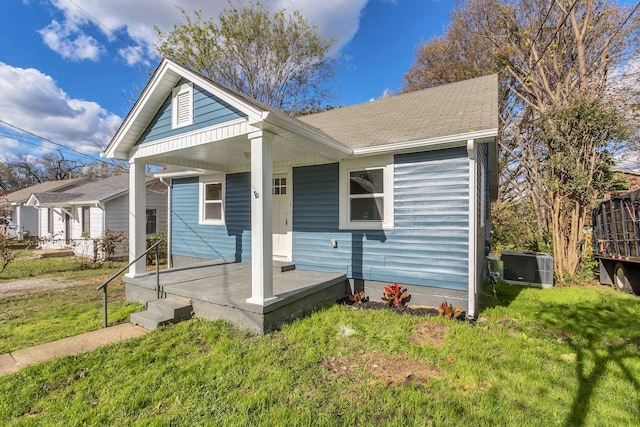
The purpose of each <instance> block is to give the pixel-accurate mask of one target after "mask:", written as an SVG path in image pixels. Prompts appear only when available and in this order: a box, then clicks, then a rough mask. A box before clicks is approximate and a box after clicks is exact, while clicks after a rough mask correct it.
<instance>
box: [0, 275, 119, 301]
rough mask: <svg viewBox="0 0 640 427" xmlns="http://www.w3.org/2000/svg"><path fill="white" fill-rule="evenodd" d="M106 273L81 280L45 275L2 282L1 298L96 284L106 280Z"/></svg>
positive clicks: (0, 287)
mask: <svg viewBox="0 0 640 427" xmlns="http://www.w3.org/2000/svg"><path fill="white" fill-rule="evenodd" d="M106 277H107V275H106V274H104V275H100V276H96V277H88V278H84V279H80V280H73V281H71V280H64V279H61V278H59V277H43V278H33V279H21V280H14V281H11V282H4V283H0V298H7V297H12V296H16V295H25V294H31V293H35V292H43V291H50V290H56V289H66V288H70V287H73V286H82V285H96V286H98V285H99V284H101V283H102V282H104V280H105V278H106Z"/></svg>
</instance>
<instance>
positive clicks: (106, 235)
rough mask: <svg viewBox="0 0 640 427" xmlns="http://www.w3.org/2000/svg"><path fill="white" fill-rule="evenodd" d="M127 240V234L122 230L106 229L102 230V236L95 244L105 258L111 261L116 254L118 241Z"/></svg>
mask: <svg viewBox="0 0 640 427" xmlns="http://www.w3.org/2000/svg"><path fill="white" fill-rule="evenodd" d="M126 240H127V236H126V235H125V234H124V233H123V232H122V231H119V232H115V231H111V230H105V231H103V232H102V238H101V239H99V240H98V242H97V245H95V246H96V247H97V248H98V249H99V252H100V253H101V254H102V257H103V258H104V259H105V260H107V261H111V260H112V259H113V257H114V255H115V254H116V249H117V247H118V243H120V242H124V241H126ZM96 255H97V254H96Z"/></svg>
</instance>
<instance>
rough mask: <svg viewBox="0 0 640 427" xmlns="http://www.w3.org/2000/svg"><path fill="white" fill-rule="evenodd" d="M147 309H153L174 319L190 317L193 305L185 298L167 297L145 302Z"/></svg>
mask: <svg viewBox="0 0 640 427" xmlns="http://www.w3.org/2000/svg"><path fill="white" fill-rule="evenodd" d="M147 311H153V312H157V313H161V314H164V315H167V316H169V317H170V318H172V319H175V320H176V321H180V320H185V319H190V318H191V313H192V312H193V307H192V306H191V302H189V300H188V299H186V298H180V297H169V298H164V299H159V300H156V301H149V302H148V303H147Z"/></svg>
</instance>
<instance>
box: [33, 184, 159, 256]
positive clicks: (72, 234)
mask: <svg viewBox="0 0 640 427" xmlns="http://www.w3.org/2000/svg"><path fill="white" fill-rule="evenodd" d="M146 188H147V192H146V197H147V208H146V211H145V215H146V234H148V235H149V234H155V233H158V232H161V231H166V225H167V194H168V188H167V186H166V185H165V184H163V183H162V182H160V181H159V180H157V179H153V178H148V179H147V183H146ZM27 205H28V206H33V207H34V208H37V209H38V210H39V223H40V230H41V231H42V233H41V237H44V238H45V240H44V241H43V242H42V244H41V245H42V246H43V247H46V248H67V247H72V248H73V249H74V253H75V254H76V255H85V256H92V255H93V253H94V252H93V241H94V240H95V239H100V238H102V237H103V234H104V233H105V232H106V231H109V232H113V233H123V234H124V235H125V236H126V237H127V238H128V236H129V176H128V175H127V174H124V175H117V176H112V177H109V178H105V179H102V180H100V181H95V182H91V183H88V184H85V185H82V186H80V187H76V188H73V189H71V190H69V191H64V192H44V193H33V194H31V196H30V197H29V200H28V201H27ZM121 246H122V245H121ZM124 246H126V245H124ZM121 251H124V252H123V253H126V250H125V249H124V247H122V248H121V250H119V251H118V253H119V252H121ZM117 255H118V254H116V256H117Z"/></svg>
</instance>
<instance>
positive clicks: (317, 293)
mask: <svg viewBox="0 0 640 427" xmlns="http://www.w3.org/2000/svg"><path fill="white" fill-rule="evenodd" d="M251 271H252V270H251V263H250V262H222V261H220V262H211V263H206V264H201V265H195V266H189V267H184V268H176V269H171V270H164V271H161V272H160V274H159V281H160V293H161V295H162V297H163V298H172V297H177V298H184V299H186V300H190V301H191V304H192V307H193V313H194V315H195V317H199V318H203V319H208V320H219V319H221V320H226V321H229V322H231V323H233V324H235V325H236V326H238V327H240V328H242V329H246V330H249V331H251V332H255V333H260V334H262V333H265V332H269V331H272V330H274V329H277V328H278V327H279V326H280V325H281V324H282V323H283V322H285V321H287V320H290V319H294V318H297V317H300V316H302V315H303V314H304V313H305V312H306V311H309V310H312V309H314V308H316V307H319V306H322V305H324V304H326V303H327V302H329V301H336V300H338V299H340V298H342V297H344V296H345V295H347V294H349V293H350V286H349V282H348V280H347V278H346V275H345V274H343V273H333V272H321V271H310V270H296V269H295V266H294V265H293V264H288V263H278V262H274V265H273V296H274V298H273V299H270V300H269V301H267V302H266V303H265V304H263V305H260V304H251V303H248V302H247V300H248V299H249V298H250V297H251V292H252V288H251ZM124 282H125V284H126V299H127V301H136V302H139V303H141V304H146V303H148V302H150V301H154V300H156V299H157V292H158V291H157V289H156V276H155V274H149V275H144V276H137V277H127V276H125V277H124Z"/></svg>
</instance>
